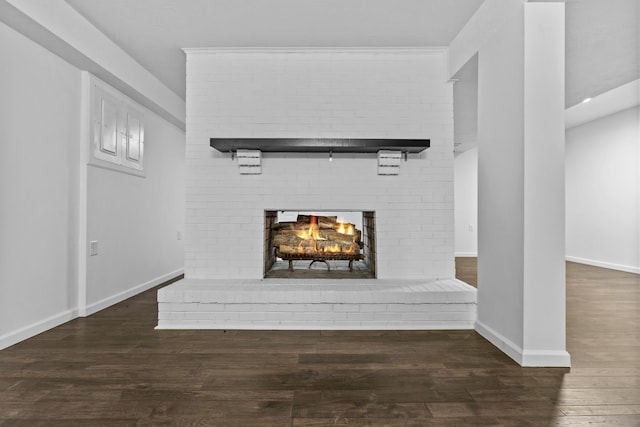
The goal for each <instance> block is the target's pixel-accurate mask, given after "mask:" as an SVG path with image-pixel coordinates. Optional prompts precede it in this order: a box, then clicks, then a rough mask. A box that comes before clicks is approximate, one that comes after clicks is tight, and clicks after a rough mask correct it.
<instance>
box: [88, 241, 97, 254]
mask: <svg viewBox="0 0 640 427" xmlns="http://www.w3.org/2000/svg"><path fill="white" fill-rule="evenodd" d="M89 255H90V256H96V255H98V241H97V240H92V241H90V242H89Z"/></svg>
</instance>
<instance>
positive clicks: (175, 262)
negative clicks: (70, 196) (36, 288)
mask: <svg viewBox="0 0 640 427" xmlns="http://www.w3.org/2000/svg"><path fill="white" fill-rule="evenodd" d="M139 108H142V107H139ZM144 114H145V118H146V126H145V145H144V163H145V175H146V177H144V178H143V177H139V176H133V175H129V174H126V173H121V172H116V171H113V170H109V169H103V168H100V167H95V166H92V165H89V166H88V168H87V172H88V180H87V188H88V193H87V194H88V197H87V206H88V208H87V209H88V211H87V212H88V214H87V218H88V220H87V240H88V241H92V240H97V241H98V255H97V256H91V257H88V262H87V291H86V299H87V301H86V304H87V312H88V313H91V312H94V311H96V310H98V309H101V308H104V307H106V306H108V305H111V304H113V303H115V302H118V301H120V300H122V299H124V298H126V297H129V296H131V295H135V294H136V293H138V292H140V291H142V290H145V289H148V288H150V287H152V286H155V285H157V284H159V283H162V282H164V281H166V280H167V279H169V278H172V277H175V276H176V275H178V274H181V273H182V271H183V265H184V264H183V257H184V247H183V241H182V240H178V232H181V233H182V232H183V230H184V152H185V151H184V148H185V146H184V138H185V135H184V132H183V131H182V130H180V129H178V128H176V127H175V126H173V125H172V124H170V123H168V122H167V121H165V120H163V119H162V118H160V117H159V116H157V115H155V114H154V113H152V112H150V111H149V110H145V113H144Z"/></svg>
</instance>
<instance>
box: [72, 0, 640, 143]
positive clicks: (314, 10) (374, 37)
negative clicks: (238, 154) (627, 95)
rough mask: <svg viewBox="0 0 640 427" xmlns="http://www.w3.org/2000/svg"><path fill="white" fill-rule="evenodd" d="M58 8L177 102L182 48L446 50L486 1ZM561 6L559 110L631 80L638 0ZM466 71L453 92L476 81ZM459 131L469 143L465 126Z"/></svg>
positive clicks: (183, 0)
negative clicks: (84, 23) (80, 19)
mask: <svg viewBox="0 0 640 427" xmlns="http://www.w3.org/2000/svg"><path fill="white" fill-rule="evenodd" d="M65 1H66V2H67V3H68V4H69V5H71V7H73V8H74V9H75V10H77V11H78V12H79V13H80V14H81V15H83V16H84V17H85V18H86V19H87V20H88V21H89V22H91V23H92V24H93V25H94V26H95V27H96V28H97V29H98V30H100V31H101V32H102V33H104V34H105V35H106V36H107V37H109V38H110V39H111V40H112V41H113V42H115V43H116V44H117V45H119V46H120V47H121V48H122V49H123V50H124V51H125V52H127V53H128V54H129V55H130V56H131V57H133V58H134V59H135V60H136V61H137V62H139V63H140V64H141V65H142V66H143V67H145V68H146V69H147V70H149V71H150V72H151V73H152V74H153V75H155V76H156V77H157V78H158V79H159V80H160V81H161V82H162V83H164V84H165V85H166V86H167V87H169V88H170V89H171V90H172V91H173V92H175V93H176V94H177V95H178V96H180V97H182V98H183V99H184V98H185V55H184V53H183V51H182V48H193V47H424V46H427V47H428V46H448V45H449V43H450V42H451V40H452V39H453V38H454V37H455V36H456V34H457V33H458V32H459V31H460V29H461V28H462V27H463V26H464V25H465V24H466V22H467V21H468V20H469V18H470V17H471V16H472V15H473V14H474V13H475V11H476V10H477V9H478V8H479V7H480V6H481V5H482V3H483V1H484V0H135V1H132V0H109V1H105V0H65ZM514 1H515V0H514ZM520 1H524V0H520ZM529 1H548V0H529ZM560 1H562V0H560ZM564 2H565V3H566V12H565V14H566V46H565V48H566V49H565V50H566V57H565V59H566V64H565V76H566V79H565V80H566V85H565V100H566V107H572V106H574V105H577V104H579V103H580V102H581V101H582V100H583V99H585V98H588V97H590V98H593V97H596V96H598V95H601V94H604V93H606V92H609V91H611V90H612V89H615V88H618V87H620V86H622V85H625V84H627V83H629V82H632V81H634V80H637V79H638V78H639V77H640V0H607V1H603V0H564ZM476 64H477V62H476ZM473 68H474V67H468V70H467V71H466V72H465V73H463V74H462V75H460V76H456V77H458V78H460V77H461V78H462V81H460V82H459V83H458V86H462V83H464V81H465V80H466V81H470V80H474V79H475V80H476V84H477V65H476V66H475V68H476V71H475V73H474V70H473ZM462 89H463V90H461V91H459V92H460V93H462V94H463V96H464V98H465V101H468V99H469V96H471V95H473V87H472V84H471V85H469V86H467V87H465V88H462ZM476 90H477V89H476ZM469 94H471V95H469ZM463 113H464V114H462V116H461V117H467V116H468V117H469V120H471V118H472V117H473V111H471V110H469V111H467V112H463ZM456 126H462V128H463V129H462V133H460V132H458V133H459V134H462V135H466V136H464V138H462V139H464V141H460V142H464V144H465V145H468V143H471V142H472V141H470V140H469V141H467V139H470V138H467V136H470V135H471V134H472V133H473V126H472V124H469V125H468V126H467V125H465V124H464V123H463V122H462V120H458V121H457V122H456ZM456 137H457V138H458V136H456ZM458 139H460V138H458Z"/></svg>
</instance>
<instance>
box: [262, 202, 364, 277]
mask: <svg viewBox="0 0 640 427" xmlns="http://www.w3.org/2000/svg"><path fill="white" fill-rule="evenodd" d="M264 218H265V221H264V223H265V227H264V277H265V278H280V279H281V278H291V279H302V278H305V279H308V278H313V279H324V278H327V279H329V278H330V279H374V278H375V277H376V240H375V212H373V211H297V210H277V211H275V210H271V211H265V215H264Z"/></svg>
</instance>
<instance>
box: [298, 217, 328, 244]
mask: <svg viewBox="0 0 640 427" xmlns="http://www.w3.org/2000/svg"><path fill="white" fill-rule="evenodd" d="M296 236H298V237H299V238H301V239H304V240H311V239H313V240H327V239H326V238H324V237H322V236H321V235H320V228H319V227H318V217H317V216H312V217H311V221H310V224H309V229H308V230H302V231H298V232H297V233H296Z"/></svg>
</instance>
